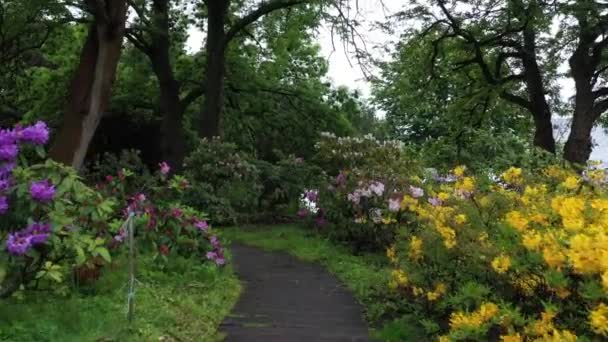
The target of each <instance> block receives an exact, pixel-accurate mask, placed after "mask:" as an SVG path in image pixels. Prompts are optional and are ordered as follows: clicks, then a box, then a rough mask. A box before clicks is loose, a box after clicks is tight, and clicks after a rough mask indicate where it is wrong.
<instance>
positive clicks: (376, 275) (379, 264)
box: [223, 225, 399, 327]
mask: <svg viewBox="0 0 608 342" xmlns="http://www.w3.org/2000/svg"><path fill="white" fill-rule="evenodd" d="M223 236H225V237H227V238H228V239H231V240H233V241H238V242H240V243H243V244H247V245H251V246H256V247H260V248H262V249H264V250H268V251H283V252H287V253H290V254H292V255H294V256H296V257H298V258H300V259H302V260H306V261H310V262H317V263H320V264H322V265H324V266H325V267H326V268H327V269H328V270H329V271H330V272H331V273H333V274H335V275H336V276H337V277H338V278H339V279H340V280H341V281H342V282H343V283H344V284H346V286H347V287H348V288H350V290H351V291H352V293H353V295H354V296H355V297H356V298H357V300H358V301H359V302H360V303H361V304H362V305H363V306H364V307H365V310H366V318H367V320H368V321H369V322H370V324H371V325H372V326H376V327H378V326H381V325H382V324H383V322H384V321H386V320H388V319H391V318H393V317H394V316H395V315H396V313H395V311H394V309H395V308H396V307H397V306H396V301H398V300H399V299H398V298H397V297H396V296H395V295H394V294H392V293H391V291H389V290H388V287H387V284H388V280H389V277H390V268H389V265H388V260H387V259H386V257H385V256H384V255H383V254H365V255H353V254H352V253H351V252H350V251H349V250H348V249H347V248H345V247H342V246H337V245H336V244H334V243H332V242H331V241H329V240H327V239H326V238H324V237H322V236H320V235H318V234H315V233H314V232H311V231H309V230H307V229H306V228H303V227H299V226H297V225H280V226H272V227H252V228H235V227H232V228H226V229H225V230H224V231H223Z"/></svg>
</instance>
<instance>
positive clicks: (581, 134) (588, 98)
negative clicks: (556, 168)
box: [564, 33, 596, 165]
mask: <svg viewBox="0 0 608 342" xmlns="http://www.w3.org/2000/svg"><path fill="white" fill-rule="evenodd" d="M591 44H593V39H592V38H588V37H586V36H585V35H584V33H583V34H582V35H581V36H580V37H579V44H578V47H577V49H576V50H575V51H574V53H573V54H572V56H571V57H570V60H569V61H568V62H569V64H570V73H571V76H572V78H573V79H574V85H575V88H576V96H575V97H574V113H573V116H572V124H571V125H570V134H569V135H568V140H567V141H566V146H564V159H566V160H567V161H569V162H571V163H574V164H578V165H585V164H586V163H587V160H589V156H590V155H591V150H592V146H593V145H592V142H591V130H592V129H593V123H594V122H595V119H596V118H595V117H594V110H593V109H594V105H595V96H594V95H593V85H592V81H591V80H592V78H593V74H594V70H595V68H594V66H593V65H592V64H593V63H592V62H591V58H592V57H591V56H590V55H589V51H590V46H591Z"/></svg>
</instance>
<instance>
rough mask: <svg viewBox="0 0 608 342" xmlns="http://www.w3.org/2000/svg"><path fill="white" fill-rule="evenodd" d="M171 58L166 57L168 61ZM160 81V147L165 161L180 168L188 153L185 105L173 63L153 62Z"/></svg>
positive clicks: (177, 168) (175, 167)
mask: <svg viewBox="0 0 608 342" xmlns="http://www.w3.org/2000/svg"><path fill="white" fill-rule="evenodd" d="M168 61H169V60H168V59H166V62H168ZM152 64H153V67H154V72H155V73H156V75H157V77H158V79H159V83H160V99H159V100H160V103H159V104H160V110H161V113H162V117H163V119H162V122H161V127H160V128H161V137H160V147H161V154H162V158H163V160H164V161H166V162H167V163H169V165H170V166H171V167H172V168H173V169H174V170H180V169H181V167H182V163H183V160H184V157H185V154H186V139H185V136H184V130H183V127H182V118H183V114H184V110H185V108H184V106H183V105H182V103H181V101H180V98H179V89H180V86H179V83H178V82H177V81H176V80H175V79H174V78H173V72H172V71H171V65H169V64H168V63H165V62H164V61H162V62H158V61H157V62H155V61H154V60H153V62H152Z"/></svg>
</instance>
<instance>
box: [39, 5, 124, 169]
mask: <svg viewBox="0 0 608 342" xmlns="http://www.w3.org/2000/svg"><path fill="white" fill-rule="evenodd" d="M102 10H103V13H99V12H97V13H96V16H95V23H94V24H93V25H92V26H91V27H90V28H89V34H88V37H87V40H86V42H85V44H84V47H83V49H82V53H81V56H80V64H79V66H78V69H77V71H76V75H75V77H74V78H73V79H72V83H71V86H70V92H69V95H68V101H67V105H66V110H65V115H64V119H63V126H62V127H61V129H60V131H59V133H58V135H57V137H56V140H55V142H54V144H53V146H52V147H51V151H50V156H51V158H53V159H55V160H57V161H59V162H62V163H64V164H67V165H71V166H73V167H74V168H76V169H80V168H81V167H82V165H83V163H84V158H85V156H86V153H87V149H88V147H89V143H90V142H91V139H92V138H93V135H94V134H95V130H96V129H97V126H98V125H99V121H100V120H101V118H102V116H103V113H104V111H105V109H106V108H107V105H108V102H109V100H110V95H111V90H112V83H113V82H114V77H115V74H116V67H117V65H118V60H119V58H120V53H121V49H122V41H123V37H124V33H125V22H126V13H127V6H126V1H125V0H108V1H107V2H106V4H105V7H104V8H103V9H97V11H102Z"/></svg>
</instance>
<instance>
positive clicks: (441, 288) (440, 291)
mask: <svg viewBox="0 0 608 342" xmlns="http://www.w3.org/2000/svg"><path fill="white" fill-rule="evenodd" d="M446 290H447V286H445V284H444V283H438V284H437V285H436V286H435V290H433V291H429V292H427V294H426V298H427V299H428V300H429V301H431V302H432V301H435V300H437V299H439V297H441V296H443V295H444V294H445V292H446Z"/></svg>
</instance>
